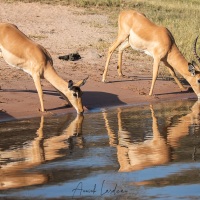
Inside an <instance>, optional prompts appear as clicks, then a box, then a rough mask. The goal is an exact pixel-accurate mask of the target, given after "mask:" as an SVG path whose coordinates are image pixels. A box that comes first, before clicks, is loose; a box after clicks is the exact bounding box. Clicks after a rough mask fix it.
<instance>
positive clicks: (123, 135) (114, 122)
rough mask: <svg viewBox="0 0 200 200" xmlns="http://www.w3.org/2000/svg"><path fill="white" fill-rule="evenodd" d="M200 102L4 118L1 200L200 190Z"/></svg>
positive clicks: (188, 194) (175, 194)
mask: <svg viewBox="0 0 200 200" xmlns="http://www.w3.org/2000/svg"><path fill="white" fill-rule="evenodd" d="M199 147H200V102H194V101H178V102H164V103H161V104H155V105H146V106H144V105H143V106H137V107H136V106H134V107H121V108H113V109H104V110H102V111H101V112H91V113H90V112H88V113H87V114H85V115H84V117H82V116H75V115H74V114H68V115H66V116H60V117H53V118H49V117H41V119H30V120H21V121H16V122H14V121H13V122H3V123H1V126H0V166H1V167H0V175H1V176H0V198H4V197H7V198H9V197H13V198H15V199H23V198H24V199H27V198H29V199H31V198H33V199H41V198H44V199H48V198H49V199H50V198H56V199H63V198H67V199H68V198H70V199H71V198H74V199H77V198H80V199H82V198H84V199H88V198H89V199H94V198H98V199H104V198H105V199H107V198H109V199H110V198H111V199H117V198H119V199H178V198H185V199H191V198H198V196H199V195H200V186H199V183H200V179H199V174H200V162H199V161H200V148H199Z"/></svg>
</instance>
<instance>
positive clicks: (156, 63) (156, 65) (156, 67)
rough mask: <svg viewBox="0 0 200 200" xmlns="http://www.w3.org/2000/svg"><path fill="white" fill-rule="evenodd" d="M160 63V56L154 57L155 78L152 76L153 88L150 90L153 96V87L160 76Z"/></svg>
mask: <svg viewBox="0 0 200 200" xmlns="http://www.w3.org/2000/svg"><path fill="white" fill-rule="evenodd" d="M159 63H160V59H159V58H154V63H153V78H152V83H151V89H150V92H149V95H150V96H151V95H152V93H153V88H154V85H155V82H156V79H157V76H158V69H159Z"/></svg>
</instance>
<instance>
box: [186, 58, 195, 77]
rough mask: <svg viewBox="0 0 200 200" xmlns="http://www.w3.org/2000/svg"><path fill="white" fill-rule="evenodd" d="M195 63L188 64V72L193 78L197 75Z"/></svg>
mask: <svg viewBox="0 0 200 200" xmlns="http://www.w3.org/2000/svg"><path fill="white" fill-rule="evenodd" d="M194 63H195V62H194V61H192V63H188V71H189V72H190V73H191V76H195V75H196V73H195V66H194Z"/></svg>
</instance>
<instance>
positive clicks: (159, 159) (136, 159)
mask: <svg viewBox="0 0 200 200" xmlns="http://www.w3.org/2000/svg"><path fill="white" fill-rule="evenodd" d="M199 109H200V102H199V101H197V102H196V103H195V104H194V105H193V107H192V109H191V113H189V114H187V115H185V116H181V117H180V118H179V119H178V121H177V120H176V121H177V122H176V123H173V122H172V123H170V124H169V125H168V127H167V137H166V138H164V137H163V135H162V134H161V133H160V131H159V127H158V119H157V118H156V116H155V113H154V109H153V106H152V105H150V111H151V116H152V137H151V138H148V139H146V140H144V141H142V142H135V141H134V139H131V138H132V136H131V134H132V133H131V132H129V131H126V130H125V129H124V128H123V127H122V117H121V115H122V110H121V109H120V108H118V113H117V119H118V134H117V137H116V135H115V133H114V131H113V130H112V129H111V127H110V125H109V120H108V117H107V113H106V112H103V118H104V120H105V126H106V129H107V132H108V136H109V143H110V145H111V146H115V147H116V148H117V157H118V162H119V164H120V169H119V171H120V172H130V171H135V170H142V169H144V168H147V167H152V166H156V165H163V164H166V163H168V162H169V161H171V160H173V159H174V157H173V153H172V152H171V150H172V149H174V148H177V147H178V145H179V141H180V139H181V138H182V137H184V136H186V135H188V134H189V129H190V127H191V126H192V128H193V131H194V130H195V125H198V126H196V128H197V129H198V130H199V123H200V120H199V114H200V110H199ZM171 117H172V118H173V116H171ZM168 120H169V121H170V119H168ZM171 121H173V119H171ZM196 151H197V148H196V147H195V148H194V153H193V158H194V159H195V155H196Z"/></svg>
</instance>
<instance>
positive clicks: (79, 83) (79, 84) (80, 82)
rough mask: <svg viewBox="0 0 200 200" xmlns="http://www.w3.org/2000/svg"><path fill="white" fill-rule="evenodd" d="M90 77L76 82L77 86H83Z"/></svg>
mask: <svg viewBox="0 0 200 200" xmlns="http://www.w3.org/2000/svg"><path fill="white" fill-rule="evenodd" d="M88 78H89V76H88V77H87V78H85V79H83V80H81V81H79V82H78V83H76V84H75V86H77V87H81V86H83V85H85V83H86V81H87V79H88Z"/></svg>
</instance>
